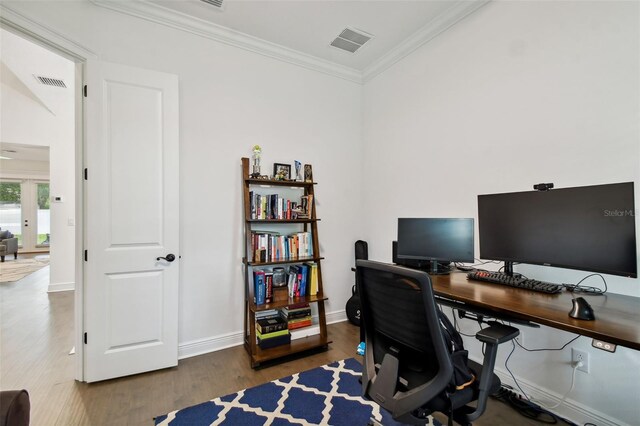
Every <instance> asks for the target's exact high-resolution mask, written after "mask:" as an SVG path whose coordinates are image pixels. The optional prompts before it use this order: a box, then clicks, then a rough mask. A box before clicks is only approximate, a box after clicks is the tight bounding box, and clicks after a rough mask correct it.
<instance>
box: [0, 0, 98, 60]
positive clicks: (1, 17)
mask: <svg viewBox="0 0 640 426" xmlns="http://www.w3.org/2000/svg"><path fill="white" fill-rule="evenodd" d="M0 24H2V26H4V27H6V28H7V29H11V30H13V31H17V32H18V33H20V35H21V36H22V37H25V36H26V37H28V38H29V39H31V40H32V41H35V42H36V43H38V44H40V45H44V46H45V47H47V48H53V49H54V50H55V51H56V53H58V54H59V55H62V56H64V57H66V58H67V59H71V60H73V61H74V62H78V61H84V60H85V59H88V58H97V57H98V55H96V54H95V53H94V52H92V51H91V50H89V49H87V48H86V47H84V46H82V45H81V44H79V43H76V42H75V41H73V40H71V39H70V38H68V37H66V36H65V35H63V34H61V33H59V32H57V31H56V30H54V29H52V28H49V27H47V26H46V25H44V24H41V23H39V22H36V21H34V20H33V19H31V18H28V17H26V16H24V15H22V14H21V13H19V12H17V11H15V10H13V9H12V8H10V7H9V6H7V5H5V4H2V3H0Z"/></svg>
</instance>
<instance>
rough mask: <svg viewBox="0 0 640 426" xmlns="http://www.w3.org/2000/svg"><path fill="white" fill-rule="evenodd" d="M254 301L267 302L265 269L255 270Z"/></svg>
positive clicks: (259, 303)
mask: <svg viewBox="0 0 640 426" xmlns="http://www.w3.org/2000/svg"><path fill="white" fill-rule="evenodd" d="M253 286H254V288H253V302H254V303H255V304H256V305H262V304H264V303H265V293H266V286H265V281H264V271H261V270H255V271H253Z"/></svg>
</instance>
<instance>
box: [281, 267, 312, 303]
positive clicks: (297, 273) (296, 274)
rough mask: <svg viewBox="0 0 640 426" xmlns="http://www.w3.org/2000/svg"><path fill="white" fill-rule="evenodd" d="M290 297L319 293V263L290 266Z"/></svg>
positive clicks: (288, 283)
mask: <svg viewBox="0 0 640 426" xmlns="http://www.w3.org/2000/svg"><path fill="white" fill-rule="evenodd" d="M287 285H288V287H289V297H302V296H314V295H316V294H318V264H317V263H315V262H308V263H302V264H300V265H292V266H290V267H289V278H288V282H287Z"/></svg>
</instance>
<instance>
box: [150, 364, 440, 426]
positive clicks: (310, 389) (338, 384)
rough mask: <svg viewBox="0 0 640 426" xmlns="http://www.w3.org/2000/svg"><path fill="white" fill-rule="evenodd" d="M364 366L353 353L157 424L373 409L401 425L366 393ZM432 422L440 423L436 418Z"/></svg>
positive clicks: (300, 418)
mask: <svg viewBox="0 0 640 426" xmlns="http://www.w3.org/2000/svg"><path fill="white" fill-rule="evenodd" d="M361 371H362V366H361V365H360V363H358V361H356V360H355V359H353V358H350V359H346V360H343V361H337V362H334V363H332V364H329V365H323V366H322V367H318V368H314V369H313V370H309V371H305V372H302V373H297V374H294V375H292V376H289V377H285V378H282V379H278V380H274V381H272V382H269V383H265V384H263V385H260V386H256V387H253V388H250V389H245V390H241V391H240V392H237V393H234V394H230V395H226V396H223V397H221V398H216V399H213V400H211V401H207V402H203V403H202V404H198V405H194V406H192V407H187V408H184V409H182V410H178V411H173V412H171V413H169V414H166V415H164V416H160V417H157V418H156V419H155V421H156V425H163V426H165V425H171V426H187V425H188V426H196V425H242V426H245V425H247V426H248V425H251V426H253V425H256V426H257V425H272V426H283V425H335V426H340V425H345V426H359V425H362V426H364V425H366V424H367V423H368V421H369V419H370V418H371V416H372V415H373V416H374V417H375V418H376V419H377V420H378V421H379V422H380V423H382V424H383V425H385V426H396V425H400V423H398V422H396V421H394V420H393V419H392V418H391V415H390V414H389V413H388V412H387V411H385V410H383V409H381V408H380V407H379V406H378V404H376V403H375V402H372V401H369V400H366V399H364V398H362V397H361V396H360V394H361V392H362V385H361V384H360V382H359V381H358V379H359V378H360V375H361ZM428 424H433V425H440V423H439V422H438V421H437V420H434V419H431V422H430V423H428Z"/></svg>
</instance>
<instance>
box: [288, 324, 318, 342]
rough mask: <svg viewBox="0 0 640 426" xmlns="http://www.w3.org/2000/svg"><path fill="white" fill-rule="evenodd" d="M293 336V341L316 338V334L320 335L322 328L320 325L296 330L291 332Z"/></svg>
mask: <svg viewBox="0 0 640 426" xmlns="http://www.w3.org/2000/svg"><path fill="white" fill-rule="evenodd" d="M289 333H290V334H291V340H298V339H303V338H305V337H310V336H315V335H316V334H320V326H319V325H318V324H315V325H313V324H312V325H311V326H308V327H301V328H296V329H294V330H289Z"/></svg>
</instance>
